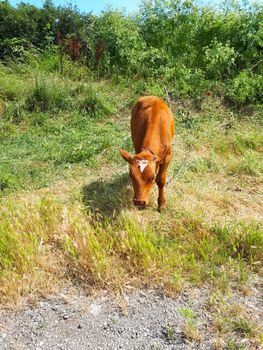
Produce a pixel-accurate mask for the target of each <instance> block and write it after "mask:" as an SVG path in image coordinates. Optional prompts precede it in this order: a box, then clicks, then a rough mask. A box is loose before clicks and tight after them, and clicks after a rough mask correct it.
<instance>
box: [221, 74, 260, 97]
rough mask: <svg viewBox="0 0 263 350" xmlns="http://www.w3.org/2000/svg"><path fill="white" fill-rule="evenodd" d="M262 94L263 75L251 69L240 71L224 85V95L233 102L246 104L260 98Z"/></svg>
mask: <svg viewBox="0 0 263 350" xmlns="http://www.w3.org/2000/svg"><path fill="white" fill-rule="evenodd" d="M262 96H263V77H262V76H259V75H255V74H253V73H252V72H251V71H248V70H246V71H241V72H240V73H239V74H238V75H237V76H236V77H235V78H234V79H233V80H229V81H228V84H227V87H226V97H227V98H228V99H229V100H230V101H231V102H234V103H237V104H246V103H253V102H256V101H257V100H260V99H261V98H262Z"/></svg>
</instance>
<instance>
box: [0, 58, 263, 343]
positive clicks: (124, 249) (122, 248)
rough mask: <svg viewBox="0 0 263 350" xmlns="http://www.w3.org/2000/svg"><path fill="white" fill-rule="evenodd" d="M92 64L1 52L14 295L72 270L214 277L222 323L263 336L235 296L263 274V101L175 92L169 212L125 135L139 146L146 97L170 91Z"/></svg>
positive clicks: (47, 289) (1, 202)
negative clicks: (145, 198) (251, 104)
mask: <svg viewBox="0 0 263 350" xmlns="http://www.w3.org/2000/svg"><path fill="white" fill-rule="evenodd" d="M66 73H67V72H66ZM86 76H87V74H86V72H85V71H83V70H82V69H81V68H76V67H74V66H71V67H69V68H68V73H67V74H66V77H64V78H61V77H60V76H59V75H58V74H57V73H50V72H48V71H45V70H44V69H43V67H41V66H37V67H32V66H31V67H30V66H28V67H27V66H19V65H16V66H14V67H5V66H0V268H1V270H0V301H1V304H2V305H3V306H13V307H14V306H19V305H21V304H23V303H24V302H25V301H26V302H34V301H36V300H37V298H38V297H39V296H48V295H49V294H50V293H52V292H54V291H56V289H57V288H59V287H61V285H63V284H65V283H67V282H68V281H71V282H73V283H77V284H78V283H80V284H81V285H82V286H83V287H84V288H86V289H87V290H88V291H92V290H94V289H100V288H103V289H107V290H113V291H120V290H125V289H130V288H134V287H144V286H151V287H156V288H161V289H163V290H164V291H165V292H166V293H167V294H168V295H172V296H175V295H176V294H177V293H179V292H181V291H183V290H185V289H189V288H191V286H192V285H195V286H200V288H202V287H203V286H206V287H208V288H210V289H211V304H212V306H211V308H214V321H213V325H212V326H213V327H215V330H216V331H217V332H218V334H219V335H220V334H221V333H223V334H228V335H229V334H230V335H229V336H231V334H232V333H231V332H235V331H240V332H241V333H242V334H244V336H246V337H249V338H251V339H256V340H255V342H256V343H257V342H259V341H260V339H261V338H262V329H261V330H260V328H259V326H258V325H257V324H256V323H255V322H256V321H255V320H254V319H253V317H252V316H251V314H250V313H249V310H246V311H244V310H243V309H242V310H243V311H242V310H241V309H240V310H241V311H242V312H241V311H240V310H239V309H238V307H237V306H236V309H235V312H232V311H233V310H232V309H233V305H230V306H229V307H226V306H225V304H224V303H223V299H224V298H223V296H225V295H229V293H230V294H231V293H243V294H249V293H253V289H254V287H255V286H258V288H259V285H260V281H262V279H261V278H262V258H263V231H262V225H263V209H262V201H263V136H262V135H263V119H262V110H260V109H259V108H247V109H243V110H242V111H237V110H234V109H233V108H232V109H231V108H230V107H229V106H226V105H224V104H223V101H222V100H221V99H220V98H219V97H215V96H207V97H206V98H205V99H203V100H202V101H197V102H198V103H197V102H196V101H176V102H173V101H172V102H171V107H172V109H173V112H174V117H175V124H176V135H175V138H174V147H173V149H174V157H173V161H172V163H171V165H170V168H169V172H168V184H167V199H168V208H167V210H166V211H165V212H164V213H162V214H159V213H158V212H157V201H156V198H157V190H156V189H155V190H154V191H153V193H152V195H151V203H150V206H149V208H148V209H146V210H144V211H138V210H136V209H135V208H134V207H133V206H132V201H131V199H132V188H131V185H130V182H129V177H128V173H127V166H126V165H125V164H124V161H123V160H122V159H121V157H120V156H119V152H118V149H119V148H125V149H127V150H129V151H132V145H131V140H130V131H129V122H130V109H131V106H132V104H133V103H134V101H135V99H136V97H137V96H139V95H141V94H158V93H159V94H160V93H162V92H160V91H158V87H157V86H156V85H154V84H153V85H147V84H143V83H142V82H140V81H134V82H133V81H131V82H121V81H118V82H115V81H101V80H100V81H97V80H95V79H92V78H85V77H86ZM220 296H221V297H220ZM223 306H225V307H223ZM237 309H238V310H239V311H240V312H239V311H238V310H237ZM231 310H232V311H231ZM228 324H230V325H231V327H228V328H227V327H226V325H228ZM189 327H190V329H189V332H191V331H194V329H193V330H192V329H191V324H190V325H189ZM226 328H227V329H228V330H226ZM260 337H261V338H260ZM261 341H262V339H261ZM218 348H220V347H219V346H218ZM229 348H231V347H229ZM232 348H233V349H236V348H237V347H235V344H234V345H233V347H232Z"/></svg>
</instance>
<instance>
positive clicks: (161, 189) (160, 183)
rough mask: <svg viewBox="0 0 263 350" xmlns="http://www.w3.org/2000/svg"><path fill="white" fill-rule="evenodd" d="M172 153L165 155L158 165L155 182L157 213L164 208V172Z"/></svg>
mask: <svg viewBox="0 0 263 350" xmlns="http://www.w3.org/2000/svg"><path fill="white" fill-rule="evenodd" d="M171 158H172V155H171V154H167V156H166V157H165V160H164V162H163V163H162V164H161V165H160V167H159V171H158V174H157V177H156V183H157V186H158V188H159V195H158V211H159V213H160V212H161V211H162V210H163V209H165V208H166V198H165V192H164V186H165V183H166V174H167V168H168V165H169V163H170V161H171Z"/></svg>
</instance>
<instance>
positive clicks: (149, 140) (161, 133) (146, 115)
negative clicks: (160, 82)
mask: <svg viewBox="0 0 263 350" xmlns="http://www.w3.org/2000/svg"><path fill="white" fill-rule="evenodd" d="M131 133H132V141H133V144H134V148H135V150H136V152H140V150H141V147H142V146H143V145H144V143H145V142H146V144H147V146H152V148H154V149H155V150H156V151H157V148H158V147H160V145H167V146H168V147H171V144H172V137H173V134H174V120H173V115H172V112H171V110H170V108H169V107H168V106H167V104H166V103H165V102H164V101H163V100H162V99H161V98H159V97H156V96H143V97H140V98H139V99H138V100H137V102H136V104H135V105H134V107H133V109H132V117H131Z"/></svg>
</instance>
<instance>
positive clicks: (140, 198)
mask: <svg viewBox="0 0 263 350" xmlns="http://www.w3.org/2000/svg"><path fill="white" fill-rule="evenodd" d="M131 135H132V141H133V145H134V148H135V152H136V154H134V155H133V156H132V155H130V154H129V153H128V152H126V151H124V150H120V153H121V156H122V157H123V158H124V159H125V160H126V161H127V162H129V163H130V177H131V180H132V184H133V188H134V198H133V201H134V204H135V205H137V206H139V207H145V206H146V205H147V204H148V203H149V193H150V190H151V188H152V186H153V184H154V182H155V181H156V183H157V186H158V188H159V196H158V210H159V211H161V210H162V209H163V208H165V206H166V199H165V194H164V186H165V182H166V173H167V168H168V165H169V163H170V161H171V158H172V138H173V135H174V120H173V115H172V112H171V110H170V108H169V107H168V106H167V104H166V103H165V102H164V101H163V100H162V99H161V98H159V97H156V96H144V97H140V98H139V99H138V100H137V102H136V104H135V105H134V107H133V109H132V117H131ZM142 159H145V160H148V165H147V167H146V168H145V170H144V171H143V172H142V173H141V171H140V169H139V166H138V161H139V160H142Z"/></svg>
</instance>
